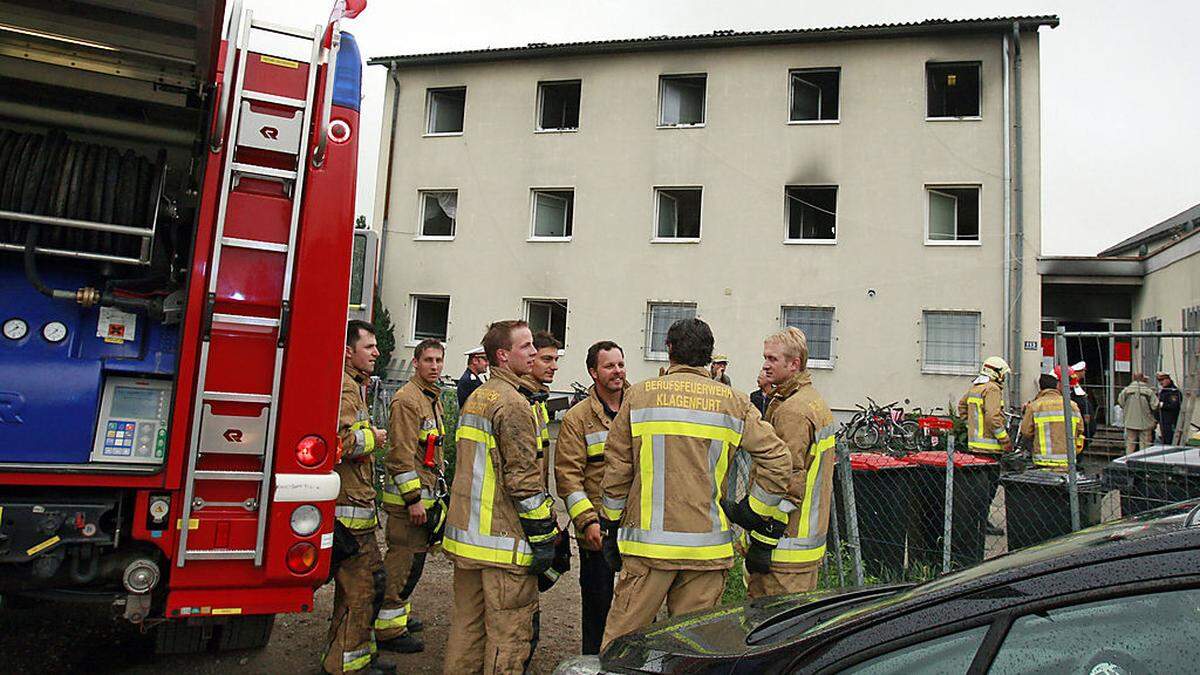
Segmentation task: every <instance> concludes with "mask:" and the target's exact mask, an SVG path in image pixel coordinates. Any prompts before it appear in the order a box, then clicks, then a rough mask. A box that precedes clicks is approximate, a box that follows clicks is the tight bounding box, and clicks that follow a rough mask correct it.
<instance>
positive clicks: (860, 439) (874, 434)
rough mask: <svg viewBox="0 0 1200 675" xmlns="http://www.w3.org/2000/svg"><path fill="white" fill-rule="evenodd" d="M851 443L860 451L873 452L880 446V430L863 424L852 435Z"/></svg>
mask: <svg viewBox="0 0 1200 675" xmlns="http://www.w3.org/2000/svg"><path fill="white" fill-rule="evenodd" d="M850 442H851V443H853V444H854V447H856V448H858V449H859V450H873V449H874V448H875V447H876V446H877V445H878V444H879V429H876V428H875V427H874V426H872V425H870V424H863V425H862V426H859V427H858V428H857V429H855V430H854V431H852V432H851V433H850Z"/></svg>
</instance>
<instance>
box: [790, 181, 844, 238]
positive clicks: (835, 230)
mask: <svg viewBox="0 0 1200 675" xmlns="http://www.w3.org/2000/svg"><path fill="white" fill-rule="evenodd" d="M788 188H833V189H834V190H835V191H836V194H835V195H834V199H835V200H836V202H837V205H838V206H835V209H834V214H833V239H804V238H803V237H802V238H800V239H792V238H790V237H789V236H788V235H789V234H790V233H791V229H792V198H791V195H789V194H788ZM841 192H842V188H841V186H840V185H838V184H837V183H804V184H803V185H797V184H788V185H784V186H783V243H785V244H787V245H789V246H791V245H800V246H834V245H836V244H837V243H838V238H837V235H838V226H839V218H838V214H837V209H838V208H840V205H841V199H840V197H841Z"/></svg>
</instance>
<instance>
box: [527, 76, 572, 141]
mask: <svg viewBox="0 0 1200 675" xmlns="http://www.w3.org/2000/svg"><path fill="white" fill-rule="evenodd" d="M575 82H578V83H579V126H577V127H575V128H574V129H570V128H567V127H549V128H546V127H543V126H542V103H543V102H544V98H543V94H544V93H545V87H546V85H555V84H571V83H575ZM582 126H583V80H582V79H580V78H575V79H565V80H539V81H538V83H537V103H536V105H535V106H534V109H533V133H535V134H577V133H579V129H580V127H582Z"/></svg>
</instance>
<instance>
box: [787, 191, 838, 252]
mask: <svg viewBox="0 0 1200 675" xmlns="http://www.w3.org/2000/svg"><path fill="white" fill-rule="evenodd" d="M837 190H838V189H837V186H836V185H789V186H787V187H786V188H784V194H785V198H786V201H787V205H786V211H787V220H788V229H787V241H788V242H791V243H796V242H816V243H824V244H832V243H835V242H836V241H837Z"/></svg>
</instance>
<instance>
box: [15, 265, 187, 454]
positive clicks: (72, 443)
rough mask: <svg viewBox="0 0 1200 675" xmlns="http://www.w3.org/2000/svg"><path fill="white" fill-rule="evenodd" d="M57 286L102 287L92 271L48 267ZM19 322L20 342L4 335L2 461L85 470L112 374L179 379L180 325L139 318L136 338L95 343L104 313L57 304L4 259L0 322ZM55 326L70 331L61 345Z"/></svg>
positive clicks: (49, 280) (48, 277)
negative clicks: (22, 329) (24, 326)
mask: <svg viewBox="0 0 1200 675" xmlns="http://www.w3.org/2000/svg"><path fill="white" fill-rule="evenodd" d="M45 267H46V269H45V270H44V271H42V276H43V278H45V280H46V282H47V283H48V284H50V285H51V286H54V287H57V288H79V287H82V286H88V285H92V286H95V285H97V284H98V283H99V282H100V280H99V279H97V278H96V277H95V275H94V274H91V273H89V272H88V271H87V270H86V268H71V267H69V266H68V265H63V264H56V265H54V266H53V267H51V266H49V265H46V266H45ZM9 319H20V320H22V321H24V322H25V323H26V324H27V325H28V327H29V329H28V331H26V332H25V334H24V336H22V337H20V338H19V339H15V340H14V339H10V338H7V337H3V336H0V463H15V462H19V463H25V464H86V463H88V461H89V458H90V457H91V455H92V449H93V445H94V440H95V438H96V436H95V434H96V429H97V423H98V415H99V412H100V396H101V392H102V391H103V389H104V384H105V379H106V376H107V375H109V374H112V375H125V376H149V377H155V378H156V379H168V380H169V379H170V378H173V377H174V375H175V370H176V367H177V366H176V350H177V345H178V326H173V325H172V326H166V325H163V324H161V323H158V322H155V321H150V320H148V319H147V318H146V317H145V316H144V315H139V316H138V317H137V320H136V327H135V329H134V336H133V339H131V340H124V341H120V342H118V341H115V340H114V341H110V342H106V341H105V339H104V338H102V337H97V335H96V333H97V327H98V324H99V319H100V310H99V308H97V307H92V308H90V309H84V308H83V307H80V306H79V305H77V304H74V303H72V302H69V301H64V300H52V299H50V298H48V297H46V296H44V295H42V294H40V293H38V292H37V290H36V289H34V288H33V286H31V285H30V284H29V282H28V281H26V279H25V275H24V273H23V271H22V269H21V266H20V260H19V258H17V257H15V256H14V257H9V256H5V257H3V258H0V321H7V320H9ZM54 322H58V323H60V324H61V325H62V326H65V327H66V336H65V337H62V338H61V339H59V340H58V341H51V340H49V339H47V338H46V337H45V335H46V334H49V335H51V337H58V336H57V335H55V331H54V330H52V329H48V328H47V327H51V328H57V325H56V324H54Z"/></svg>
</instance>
